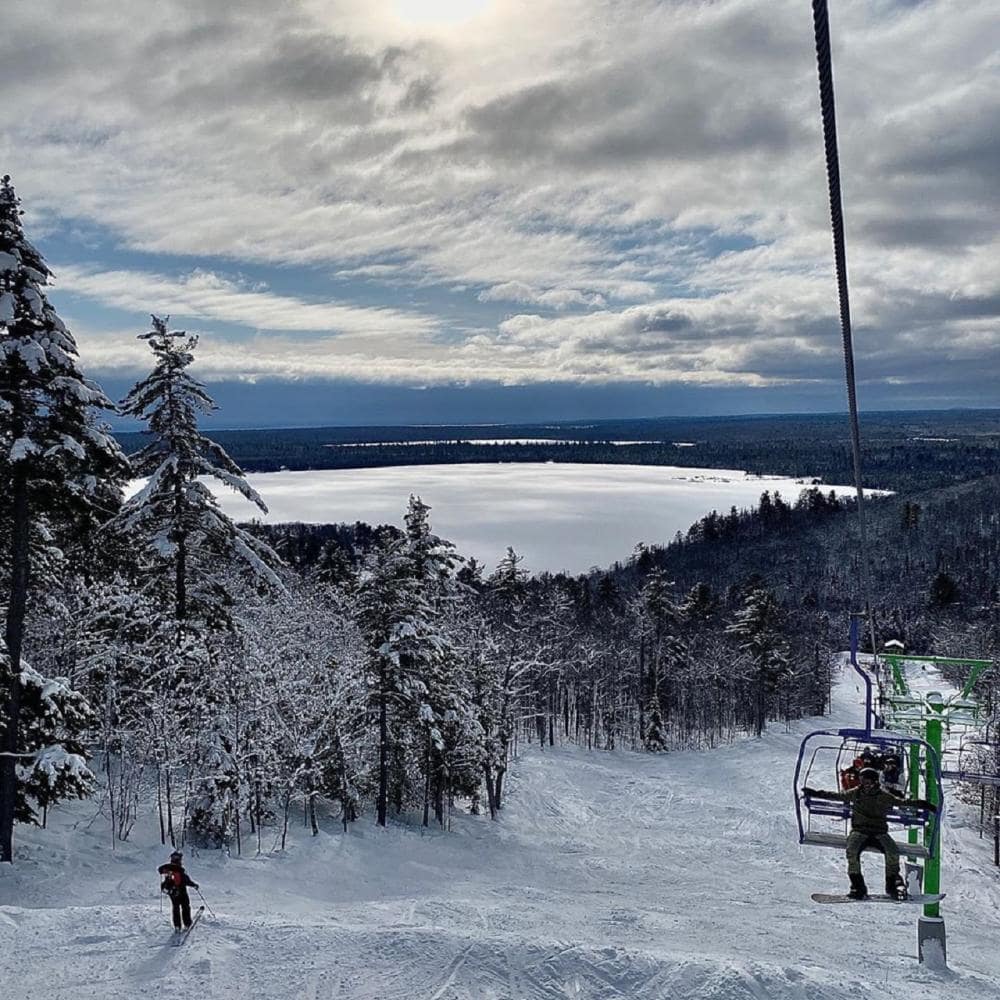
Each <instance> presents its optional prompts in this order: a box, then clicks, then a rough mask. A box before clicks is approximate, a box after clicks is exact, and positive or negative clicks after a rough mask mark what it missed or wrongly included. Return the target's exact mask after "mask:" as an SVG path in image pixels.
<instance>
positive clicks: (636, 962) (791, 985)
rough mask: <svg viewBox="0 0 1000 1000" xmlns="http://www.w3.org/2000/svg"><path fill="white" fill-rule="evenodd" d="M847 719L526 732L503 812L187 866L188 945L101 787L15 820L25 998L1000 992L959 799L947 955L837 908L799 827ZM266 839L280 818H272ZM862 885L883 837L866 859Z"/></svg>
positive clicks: (988, 881) (843, 687)
mask: <svg viewBox="0 0 1000 1000" xmlns="http://www.w3.org/2000/svg"><path fill="white" fill-rule="evenodd" d="M861 712H862V710H861V708H860V707H859V696H858V694H857V690H856V688H855V686H854V683H853V681H852V680H851V679H850V677H849V676H846V677H844V678H843V679H842V681H841V682H840V684H839V686H838V689H837V697H836V699H835V711H834V713H833V717H832V718H825V719H812V720H804V721H802V722H800V723H796V724H795V725H794V726H793V728H792V731H791V732H787V733H786V732H784V731H783V727H781V726H780V725H775V726H774V727H773V729H772V731H771V732H769V733H767V734H766V735H765V737H764V738H763V739H760V740H754V739H744V740H741V741H740V742H738V743H736V744H735V745H731V746H726V747H723V748H721V749H714V750H707V751H701V752H683V753H670V754H665V755H660V756H650V755H640V754H633V753H626V752H614V753H607V752H603V751H590V752H588V751H586V750H581V749H579V748H576V747H569V746H565V747H560V748H556V749H554V750H553V749H545V750H539V749H538V747H537V746H536V747H533V748H527V749H526V750H525V752H524V753H522V755H521V756H520V759H519V760H518V761H517V762H516V764H515V765H514V768H513V772H512V780H511V784H510V797H509V800H508V802H507V805H506V807H505V809H504V811H503V817H502V820H500V821H499V822H495V823H494V822H491V821H490V820H489V819H488V818H486V817H482V816H469V815H466V814H464V813H463V814H459V815H456V816H455V819H454V828H453V832H451V833H443V832H440V831H432V832H430V833H427V832H422V831H421V829H420V828H419V827H413V828H407V827H402V826H392V827H390V828H389V829H387V830H380V829H378V828H376V827H375V826H374V825H373V823H372V822H371V820H370V818H365V819H363V820H362V821H361V822H359V823H358V824H356V825H355V826H354V827H353V828H352V829H351V831H350V833H348V834H347V835H343V834H342V833H340V832H339V828H338V826H337V824H336V821H335V819H334V818H330V819H328V820H326V821H325V825H324V832H323V833H322V834H321V835H320V836H319V837H317V838H315V839H313V838H310V837H309V836H308V835H307V834H306V831H305V830H303V829H302V828H301V827H297V828H296V829H295V830H294V831H293V840H292V842H291V844H290V847H289V849H288V850H287V851H285V852H284V853H275V854H265V855H262V856H260V857H254V856H253V855H252V854H250V855H244V857H243V858H235V857H233V858H227V857H224V856H221V855H220V854H219V853H202V854H200V855H198V856H194V855H193V854H192V852H189V855H188V857H187V858H186V862H187V864H188V867H189V870H190V872H191V874H192V876H193V877H194V879H195V880H197V881H199V882H200V883H201V886H202V890H203V892H204V893H205V896H206V897H207V899H208V901H209V902H210V903H211V905H212V908H213V909H214V911H215V914H216V915H215V917H214V918H212V917H209V916H206V917H205V918H204V919H203V920H202V921H201V923H200V924H199V925H198V926H197V927H196V928H195V931H194V933H193V934H192V935H191V938H190V940H189V941H188V942H187V944H186V945H185V946H184V947H183V948H180V949H176V948H173V947H171V946H170V945H169V943H168V939H169V937H170V933H169V926H168V921H169V918H168V916H167V915H166V914H161V913H160V911H159V905H160V904H159V901H158V895H157V883H158V879H157V876H156V871H155V869H156V865H157V864H158V863H159V862H161V861H163V860H165V859H166V851H165V850H164V849H163V848H161V847H160V846H159V844H158V841H157V839H156V838H155V836H154V832H153V830H152V828H151V827H146V828H145V829H143V830H142V831H136V833H135V834H133V838H132V841H131V842H130V843H128V844H126V845H124V846H118V847H117V848H116V850H115V851H114V852H113V853H112V852H111V851H110V850H109V847H108V844H107V842H106V841H107V828H106V822H105V821H104V820H103V819H97V820H94V821H92V820H93V814H94V805H93V803H74V804H72V805H71V806H67V807H64V808H63V809H61V810H60V811H59V814H58V815H57V817H56V819H55V822H54V828H53V829H50V830H47V831H40V830H26V829H24V828H21V827H19V828H18V830H17V834H18V843H19V849H18V863H17V865H16V866H14V867H13V868H11V867H10V866H3V870H2V871H0V904H2V905H0V984H2V985H0V995H2V996H3V997H5V998H10V1000H87V998H102V1000H104V998H107V1000H112V998H114V1000H118V998H122V1000H125V998H128V1000H133V998H139V997H144V996H150V997H155V998H157V1000H181V998H184V1000H200V998H219V1000H256V998H267V1000H293V998H294V1000H304V998H309V1000H325V998H333V997H337V998H341V997H343V998H358V1000H362V998H372V1000H375V998H378V1000H391V998H407V1000H410V998H421V1000H449V998H452V1000H453V998H517V1000H542V998H552V1000H566V998H618V997H635V998H671V1000H685V998H700V1000H744V998H746V1000H765V998H772V1000H854V998H858V997H863V998H865V1000H872V998H875V1000H877V998H888V1000H925V998H926V1000H941V998H948V1000H987V998H989V1000H996V997H997V996H998V995H1000V945H998V938H1000V909H998V907H1000V885H998V879H997V872H996V869H994V868H992V867H991V864H990V862H991V855H990V845H989V842H988V841H981V840H979V839H978V837H977V835H976V834H974V833H973V832H972V831H971V830H970V829H967V828H965V827H963V825H962V822H961V819H960V811H959V809H958V807H957V805H956V804H955V803H954V802H952V808H951V811H950V812H949V815H948V817H947V820H946V829H945V835H944V860H943V867H942V887H943V889H944V890H945V891H946V892H947V893H948V897H947V899H946V900H945V901H944V903H943V904H942V913H943V914H944V915H945V917H946V920H947V930H948V958H949V965H950V969H949V970H942V971H934V970H932V969H931V968H929V967H927V966H922V965H920V964H918V962H917V960H916V958H915V953H916V921H917V916H918V914H919V913H920V912H921V908H920V907H918V906H916V905H913V904H899V905H889V904H848V905H842V906H820V905H816V904H814V903H812V902H811V901H810V899H809V894H810V893H811V892H814V891H817V890H823V891H825V890H830V891H843V890H845V889H846V878H845V875H844V861H843V858H842V856H841V855H840V854H839V853H838V852H836V851H832V850H824V849H817V848H802V847H800V846H799V845H798V843H797V837H796V830H795V823H794V813H793V810H792V801H791V783H792V771H793V767H794V763H795V757H796V753H797V750H798V746H799V742H800V739H801V737H802V736H803V735H804V734H805V733H806V732H808V731H810V730H812V729H815V728H827V727H829V726H831V725H838V726H839V725H849V724H850V725H857V724H859V720H860V718H861ZM271 839H273V834H272V838H271ZM865 868H866V872H867V873H868V876H869V881H870V883H872V884H874V885H878V884H879V883H880V881H881V870H880V869H881V859H874V860H873V859H872V858H871V856H866V858H865Z"/></svg>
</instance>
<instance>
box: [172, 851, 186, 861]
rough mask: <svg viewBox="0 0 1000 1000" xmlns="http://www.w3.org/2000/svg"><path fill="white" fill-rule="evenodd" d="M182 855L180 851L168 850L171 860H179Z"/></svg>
mask: <svg viewBox="0 0 1000 1000" xmlns="http://www.w3.org/2000/svg"><path fill="white" fill-rule="evenodd" d="M183 857H184V855H183V854H181V852H180V851H171V852H170V860H171V861H180V859H181V858H183Z"/></svg>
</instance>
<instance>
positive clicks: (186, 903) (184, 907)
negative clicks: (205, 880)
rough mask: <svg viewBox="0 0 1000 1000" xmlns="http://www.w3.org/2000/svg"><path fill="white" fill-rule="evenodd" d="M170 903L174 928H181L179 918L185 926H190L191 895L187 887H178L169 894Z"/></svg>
mask: <svg viewBox="0 0 1000 1000" xmlns="http://www.w3.org/2000/svg"><path fill="white" fill-rule="evenodd" d="M170 905H171V907H172V908H173V918H174V928H175V930H180V929H181V920H182V919H183V921H184V926H185V927H190V926H191V897H190V896H188V893H187V889H178V890H177V891H176V892H172V893H171V894H170Z"/></svg>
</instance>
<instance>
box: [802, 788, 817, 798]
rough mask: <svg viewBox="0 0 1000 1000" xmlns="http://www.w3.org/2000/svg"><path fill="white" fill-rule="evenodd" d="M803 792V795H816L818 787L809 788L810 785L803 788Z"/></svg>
mask: <svg viewBox="0 0 1000 1000" xmlns="http://www.w3.org/2000/svg"><path fill="white" fill-rule="evenodd" d="M802 794H803V795H809V796H815V795H816V789H815V788H808V787H806V788H803V789H802Z"/></svg>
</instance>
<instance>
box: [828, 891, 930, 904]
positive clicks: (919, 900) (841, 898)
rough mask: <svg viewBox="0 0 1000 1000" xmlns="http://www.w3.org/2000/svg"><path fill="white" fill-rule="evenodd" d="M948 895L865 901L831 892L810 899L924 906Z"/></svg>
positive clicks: (924, 894)
mask: <svg viewBox="0 0 1000 1000" xmlns="http://www.w3.org/2000/svg"><path fill="white" fill-rule="evenodd" d="M946 895H947V893H944V892H941V893H917V894H916V895H913V896H906V897H904V898H903V899H897V898H896V897H895V896H882V895H871V896H865V898H864V899H853V898H852V897H851V896H848V895H846V894H844V895H841V894H838V893H829V892H814V893H813V894H812V896H811V897H810V898H811V899H812V901H813V902H814V903H919V904H920V905H921V906H923V905H924V904H926V903H936V902H938V901H939V900H942V899H944V897H945V896H946Z"/></svg>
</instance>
